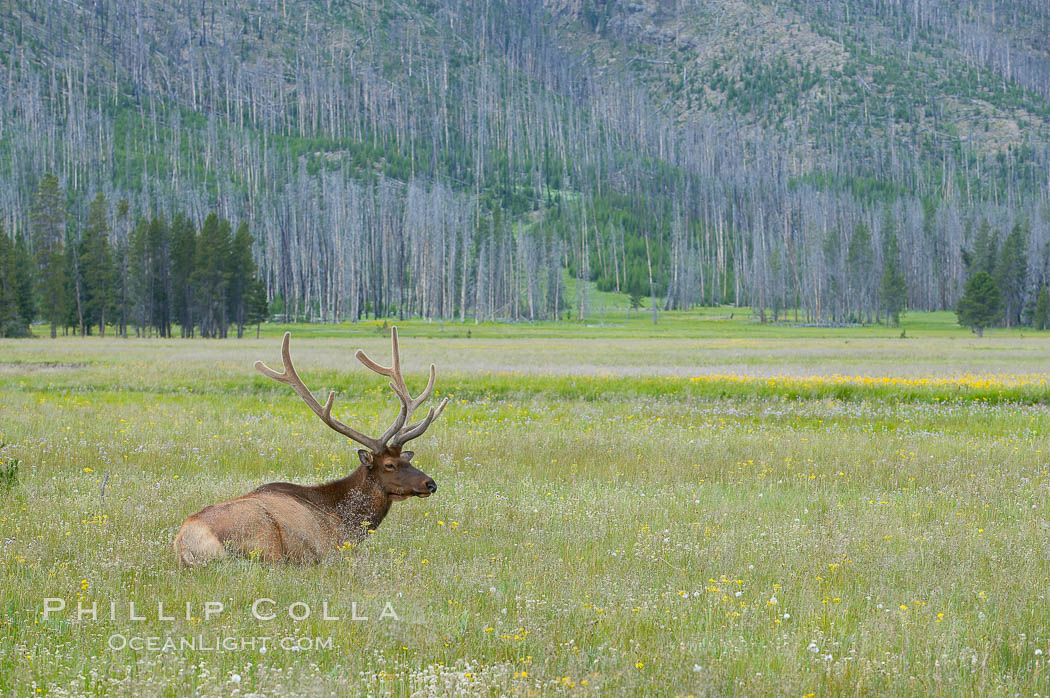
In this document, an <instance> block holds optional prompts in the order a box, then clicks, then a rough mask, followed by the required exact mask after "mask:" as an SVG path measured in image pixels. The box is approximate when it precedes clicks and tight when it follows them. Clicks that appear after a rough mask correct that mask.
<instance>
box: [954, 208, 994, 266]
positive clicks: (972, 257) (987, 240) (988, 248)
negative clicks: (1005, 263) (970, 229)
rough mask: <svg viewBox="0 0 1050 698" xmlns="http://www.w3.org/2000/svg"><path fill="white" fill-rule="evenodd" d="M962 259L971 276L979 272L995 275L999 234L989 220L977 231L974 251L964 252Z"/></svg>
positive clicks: (982, 223) (985, 220)
mask: <svg viewBox="0 0 1050 698" xmlns="http://www.w3.org/2000/svg"><path fill="white" fill-rule="evenodd" d="M962 258H963V263H964V264H965V265H966V268H967V270H968V271H969V272H970V275H971V276H973V275H974V274H976V273H977V272H979V271H983V272H986V273H988V274H993V275H994V274H995V269H996V266H997V263H998V259H999V234H998V233H997V232H996V231H994V230H993V229H992V226H991V224H990V223H989V222H988V220H987V219H984V220H982V221H981V225H980V226H979V227H978V229H977V237H976V238H975V239H974V243H973V250H972V251H970V250H963V252H962Z"/></svg>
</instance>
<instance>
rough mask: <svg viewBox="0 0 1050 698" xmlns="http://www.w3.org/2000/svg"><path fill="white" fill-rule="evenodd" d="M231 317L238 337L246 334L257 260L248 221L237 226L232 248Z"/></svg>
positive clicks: (229, 294)
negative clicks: (247, 314)
mask: <svg viewBox="0 0 1050 698" xmlns="http://www.w3.org/2000/svg"><path fill="white" fill-rule="evenodd" d="M227 275H228V276H227V278H228V279H229V292H228V303H229V318H230V320H231V321H232V322H235V323H237V338H238V339H240V338H241V337H243V336H244V325H245V311H246V302H247V295H248V291H249V286H250V284H251V282H252V280H253V279H254V278H255V260H254V259H253V258H252V236H251V233H249V232H248V223H247V222H244V221H242V222H241V224H240V225H238V226H237V232H236V233H235V234H234V236H233V242H232V244H231V248H230V257H229V268H228V269H227Z"/></svg>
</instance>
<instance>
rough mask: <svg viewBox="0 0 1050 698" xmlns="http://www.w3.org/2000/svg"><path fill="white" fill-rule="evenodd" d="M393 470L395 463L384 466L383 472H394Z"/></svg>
mask: <svg viewBox="0 0 1050 698" xmlns="http://www.w3.org/2000/svg"><path fill="white" fill-rule="evenodd" d="M393 469H394V464H393V463H387V464H386V465H384V466H383V470H390V471H393Z"/></svg>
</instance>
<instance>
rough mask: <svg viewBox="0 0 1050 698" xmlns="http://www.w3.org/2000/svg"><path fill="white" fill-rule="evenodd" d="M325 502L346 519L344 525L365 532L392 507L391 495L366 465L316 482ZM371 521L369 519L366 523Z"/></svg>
mask: <svg viewBox="0 0 1050 698" xmlns="http://www.w3.org/2000/svg"><path fill="white" fill-rule="evenodd" d="M315 489H316V492H317V494H318V495H320V498H321V499H322V500H323V501H324V503H325V505H326V506H327V507H328V508H330V509H332V510H333V511H334V512H335V513H336V514H337V515H338V516H339V518H340V519H342V521H343V529H344V530H345V531H348V532H350V533H354V534H358V535H363V534H364V531H365V530H366V529H373V530H374V529H375V528H377V527H378V526H379V524H380V523H382V521H383V519H384V518H385V517H386V515H387V512H389V511H390V504H391V499H390V496H389V495H387V493H386V492H384V491H383V488H382V487H380V485H379V483H378V482H376V481H375V479H374V478H372V477H371V471H370V470H369V469H368V468H366V467H365V466H363V465H362V466H359V467H358V468H357V470H355V471H354V472H352V473H350V474H349V475H348V476H346V477H344V478H340V479H339V480H333V481H332V482H326V483H325V484H323V485H317V486H316V488H315ZM366 522H367V523H366Z"/></svg>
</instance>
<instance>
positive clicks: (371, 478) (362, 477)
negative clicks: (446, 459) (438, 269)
mask: <svg viewBox="0 0 1050 698" xmlns="http://www.w3.org/2000/svg"><path fill="white" fill-rule="evenodd" d="M290 341H291V333H290V332H289V333H285V335H284V344H283V345H282V347H281V355H282V358H283V360H284V370H283V371H282V372H280V373H278V372H277V371H274V370H273V369H271V368H269V367H268V366H266V364H264V363H263V362H262V361H256V362H255V368H256V369H257V370H258V371H259V372H260V373H262V374H263V375H265V376H268V377H270V378H272V379H273V380H275V381H277V382H279V383H284V384H285V385H288V386H290V387H291V388H292V390H294V391H295V393H296V394H297V395H298V396H299V397H300V398H302V400H303V402H305V403H306V404H307V405H308V406H309V407H310V409H311V410H313V412H314V414H316V415H317V416H318V417H320V418H321V421H322V422H324V423H325V424H327V425H328V426H329V427H331V428H332V429H334V430H335V431H337V432H339V433H340V434H342V435H343V436H345V437H347V438H349V439H352V440H354V441H356V442H357V443H359V444H361V445H362V446H365V448H362V449H360V450H358V452H357V455H358V457H359V458H360V461H361V465H360V466H358V467H357V468H356V469H355V470H354V471H353V472H352V473H351V474H350V475H349V476H347V477H344V478H342V479H339V480H334V481H332V482H326V483H323V484H320V485H312V486H303V485H295V484H292V483H289V482H272V483H270V484H267V485H263V486H261V487H259V488H258V489H256V490H254V491H252V492H249V493H248V494H246V495H243V496H241V497H236V498H234V499H229V500H226V501H224V502H219V503H218V504H212V505H211V506H209V507H205V508H204V509H201V510H200V511H198V512H197V513H196V514H193V515H192V516H190V517H189V518H188V519H186V521H185V522H184V523H183V524H182V528H181V529H179V532H178V535H176V536H175V553H176V555H177V557H178V560H179V562H180V563H181V564H182V565H184V566H187V567H192V566H195V565H202V564H206V563H207V562H208V561H210V560H214V559H218V558H224V557H227V556H228V555H231V554H232V555H240V556H244V557H254V556H258V558H259V559H261V560H264V561H267V562H276V561H282V560H284V561H297V562H313V561H316V560H318V559H320V558H321V557H322V555H324V553H325V552H327V551H328V550H330V549H332V548H334V547H336V546H338V545H339V544H340V543H342V542H343V541H352V540H360V539H361V538H363V537H364V536H365V535H366V533H367V532H369V531H374V530H375V529H376V527H378V526H379V524H380V523H382V521H383V519H384V518H385V517H386V515H387V512H388V511H390V505H391V504H392V503H394V502H399V501H401V500H404V499H408V498H409V497H429V496H430V495H431V494H433V493H434V492H436V491H437V485H436V484H435V483H434V480H432V479H431V478H430V477H429V476H427V474H426V473H424V472H422V471H421V470H419V469H418V468H416V467H414V466H413V465H412V464H411V461H412V456H413V453H412V451H404V450H402V446H404V445H405V444H406V443H407V442H409V441H411V440H412V439H414V438H416V437H418V436H420V435H421V434H423V432H425V431H426V430H427V428H428V427H429V426H430V425H431V424H432V423H433V422H434V420H435V419H437V418H438V416H439V415H440V414H441V412H442V411H443V410H444V409H445V405H447V404H448V398H445V399H444V400H442V401H441V403H440V404H438V406H437V407H436V408H435V407H431V408H430V410H429V411H428V412H427V416H426V417H424V418H423V419H421V420H419V421H418V422H415V423H412V424H407V425H406V422H407V421H408V420H409V419H410V418H411V417H412V415H413V413H415V411H416V409H417V408H418V407H419V406H420V405H422V404H423V403H424V402H426V401H427V399H429V398H430V394H431V392H433V390H434V378H435V369H434V364H431V365H430V379H429V380H428V381H427V387H426V388H424V390H423V392H422V393H420V394H419V396H418V397H415V398H413V397H412V396H411V394H409V392H408V388H407V387H406V386H405V379H404V377H403V376H402V375H401V355H400V352H399V348H398V343H397V328H396V327H395V328H393V329H392V330H391V344H392V345H393V361H392V363H391V365H390V367H389V368H387V367H384V366H380V365H379V364H377V363H376V362H375V361H372V360H371V359H370V358H368V356H366V355H365V353H364V352H363V351H361V350H360V349H358V351H357V353H356V354H355V356H356V357H357V359H358V360H359V361H360V362H361V363H362V364H364V365H365V367H366V368H368V369H370V370H372V371H375V372H376V373H378V374H380V375H382V376H386V377H388V378H390V388H391V389H392V390H393V391H394V394H395V395H396V396H397V398H398V400H399V401H400V403H401V409H400V411H399V412H398V415H397V418H396V419H394V423H393V424H391V425H390V427H389V428H388V429H387V430H386V431H385V432H383V435H382V436H380V437H379V438H372V437H369V436H365V435H364V434H362V433H360V432H358V431H356V430H355V429H352V428H350V427H348V426H347V425H346V424H343V423H342V422H340V421H339V420H337V419H335V418H334V417H333V416H332V403H333V402H334V401H335V391H334V390H333V391H332V392H331V393H329V395H328V400H327V401H326V402H325V404H324V405H321V404H320V403H319V402H317V399H316V398H314V396H313V393H311V392H310V389H309V388H307V387H306V385H305V384H304V383H303V381H302V379H301V378H299V374H298V373H296V371H295V366H294V365H293V364H292V357H291V354H290V353H289V350H288V344H289V342H290Z"/></svg>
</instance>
